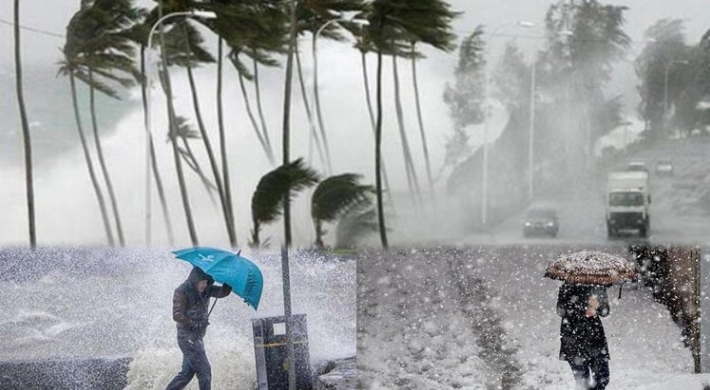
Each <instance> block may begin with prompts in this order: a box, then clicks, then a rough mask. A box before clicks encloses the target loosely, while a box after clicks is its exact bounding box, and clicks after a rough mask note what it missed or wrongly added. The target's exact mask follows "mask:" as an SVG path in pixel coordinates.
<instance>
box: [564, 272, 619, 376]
mask: <svg viewBox="0 0 710 390" xmlns="http://www.w3.org/2000/svg"><path fill="white" fill-rule="evenodd" d="M592 294H594V295H596V296H597V299H598V300H599V308H598V309H597V315H595V316H592V317H586V316H585V314H584V313H585V311H586V310H587V302H588V300H589V297H590V296H591V295H592ZM557 314H558V315H559V316H560V317H562V324H561V326H560V341H561V347H560V360H566V361H574V359H584V360H587V359H589V358H598V357H606V358H607V359H608V358H609V348H608V345H607V342H606V336H605V335H604V326H603V325H602V320H601V318H599V316H602V317H606V316H607V315H608V314H609V298H608V297H607V294H606V287H601V286H589V285H578V284H569V283H565V284H563V285H562V286H561V287H560V292H559V295H558V297H557ZM577 363H578V361H577Z"/></svg>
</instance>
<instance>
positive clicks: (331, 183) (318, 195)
mask: <svg viewBox="0 0 710 390" xmlns="http://www.w3.org/2000/svg"><path fill="white" fill-rule="evenodd" d="M360 178H361V176H360V175H356V174H352V173H345V174H342V175H337V176H331V177H329V178H327V179H325V180H323V181H322V182H320V183H319V184H318V186H317V187H316V189H315V191H313V195H312V196H311V217H312V218H313V225H314V228H315V233H316V241H315V245H316V246H317V247H318V248H324V246H325V245H324V244H323V236H324V235H325V233H326V231H324V230H323V224H324V223H326V222H328V223H332V222H336V221H337V220H339V219H340V218H341V217H342V216H343V215H344V214H345V212H347V211H349V210H351V209H352V208H355V207H357V208H361V207H363V206H369V205H370V204H372V201H371V200H370V197H369V195H370V194H371V193H372V192H374V188H373V187H372V186H368V185H361V184H359V183H358V182H359V180H360Z"/></svg>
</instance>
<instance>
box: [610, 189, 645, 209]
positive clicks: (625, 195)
mask: <svg viewBox="0 0 710 390" xmlns="http://www.w3.org/2000/svg"><path fill="white" fill-rule="evenodd" d="M609 205H610V206H643V194H641V193H640V192H612V193H611V194H609Z"/></svg>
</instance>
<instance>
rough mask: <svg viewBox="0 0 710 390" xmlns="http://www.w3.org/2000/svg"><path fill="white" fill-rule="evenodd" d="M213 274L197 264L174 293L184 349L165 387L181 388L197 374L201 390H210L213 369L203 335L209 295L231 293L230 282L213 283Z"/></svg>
mask: <svg viewBox="0 0 710 390" xmlns="http://www.w3.org/2000/svg"><path fill="white" fill-rule="evenodd" d="M213 284H214V279H213V278H212V276H210V275H208V274H206V273H205V272H204V271H202V270H201V269H200V268H198V267H194V268H193V269H192V271H191V272H190V275H189V276H188V277H187V280H186V281H185V282H184V283H182V284H181V285H180V286H178V288H176V289H175V293H174V294H173V320H174V321H175V322H176V326H177V341H178V346H179V347H180V351H182V369H181V370H180V372H179V373H178V374H177V375H176V376H175V377H174V378H173V380H172V381H170V383H169V384H168V387H166V390H179V389H183V388H184V387H185V386H187V384H188V383H190V381H191V380H192V378H193V377H194V376H195V375H197V380H198V382H199V385H200V390H209V389H210V387H211V383H212V368H211V366H210V362H209V360H208V359H207V355H206V354H205V345H204V342H203V340H202V338H203V337H204V336H205V332H206V330H207V325H209V324H210V323H209V322H208V317H209V312H208V311H207V309H208V308H209V303H210V297H213V298H224V297H226V296H228V295H229V293H231V292H232V287H230V286H229V285H228V284H226V283H225V284H222V286H214V285H213Z"/></svg>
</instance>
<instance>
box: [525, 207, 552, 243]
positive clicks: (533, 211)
mask: <svg viewBox="0 0 710 390" xmlns="http://www.w3.org/2000/svg"><path fill="white" fill-rule="evenodd" d="M559 228H560V225H559V222H558V220H557V211H556V210H555V209H554V208H550V207H533V208H530V209H529V210H528V211H527V213H526V214H525V221H523V236H525V237H530V236H534V235H548V236H551V237H557V231H558V230H559Z"/></svg>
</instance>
